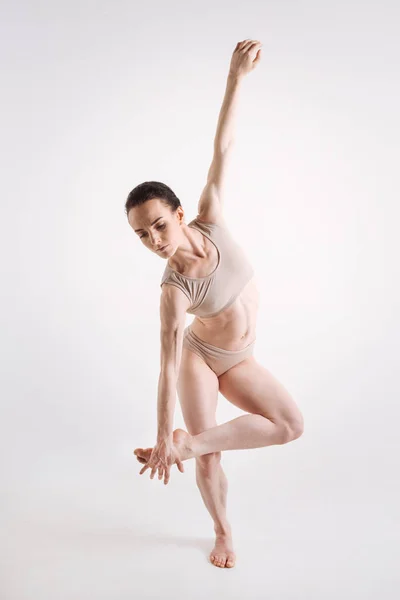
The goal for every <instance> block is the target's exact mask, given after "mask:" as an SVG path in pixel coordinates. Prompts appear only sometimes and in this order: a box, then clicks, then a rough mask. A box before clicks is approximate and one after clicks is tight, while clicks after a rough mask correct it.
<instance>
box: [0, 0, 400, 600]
mask: <svg viewBox="0 0 400 600" xmlns="http://www.w3.org/2000/svg"><path fill="white" fill-rule="evenodd" d="M399 13H400V9H399V8H398V5H397V3H396V2H395V1H394V0H393V2H390V1H389V0H386V1H384V0H381V1H380V2H377V1H361V0H360V1H358V2H357V1H355V0H352V1H343V0H341V1H336V2H328V1H319V2H317V1H298V2H295V1H287V0H283V1H279V2H278V1H262V2H261V1H259V2H256V1H254V0H253V1H251V0H250V1H248V2H246V3H244V2H235V3H231V2H227V1H225V2H217V3H215V2H211V1H209V2H202V3H192V2H183V1H179V2H178V1H173V2H172V1H171V2H160V1H159V2H151V3H148V4H146V3H144V2H128V1H124V2H122V1H119V2H118V1H115V2H113V3H112V2H110V1H96V2H95V1H88V0H85V1H80V2H78V1H77V0H74V1H73V2H71V1H70V2H67V1H66V0H65V1H63V2H54V1H53V2H50V0H47V1H43V2H39V1H35V2H32V1H29V2H28V1H27V0H26V1H24V2H17V3H12V2H11V1H10V0H9V1H8V2H6V3H3V4H2V7H1V19H0V21H1V36H0V37H1V58H0V60H1V67H2V92H1V114H0V119H1V130H2V136H1V137H2V142H1V150H2V157H1V167H2V200H1V203H2V219H1V226H2V231H1V250H2V251H1V257H2V265H3V269H2V281H1V283H2V294H1V298H2V309H1V313H0V314H1V320H2V323H1V325H2V335H1V351H2V361H1V362H2V367H3V368H2V374H1V403H2V406H1V425H0V441H1V448H0V449H1V455H2V473H1V497H0V498H1V506H0V509H1V521H2V523H1V526H2V531H3V535H2V542H1V567H0V570H1V572H0V575H1V597H2V598H4V600H14V599H15V600H17V599H18V600H25V599H28V598H29V599H31V598H40V600H47V599H51V600H53V599H55V598H57V600H64V599H68V600H69V599H75V598H76V599H78V598H79V600H86V599H87V600H89V599H90V600H92V599H93V600H97V599H112V600H120V599H121V600H122V599H128V598H129V599H132V598H137V599H140V600H141V599H145V598H146V599H147V598H174V599H176V598H182V599H190V600H192V599H196V600H197V599H200V598H201V599H204V598H219V597H221V595H222V594H223V597H224V599H228V598H232V599H233V598H234V599H242V598H249V599H251V600H252V599H266V598H271V599H273V600H291V599H293V600H303V599H304V600H305V599H307V600H313V599H316V600H317V599H318V600H320V599H321V598H323V599H324V600H328V599H329V600H330V599H331V598H332V599H337V598H343V599H350V598H351V599H352V600H353V599H360V600H361V599H362V600H367V599H368V600H369V599H371V600H372V599H373V600H375V599H376V598H378V597H379V598H380V599H382V600H394V599H395V598H397V597H398V594H399V587H400V586H399V584H400V581H399V575H398V569H397V570H396V567H398V543H399V538H400V531H399V510H398V506H399V501H400V497H399V496H400V494H399V479H398V473H399V450H400V448H399V416H400V409H399V402H400V398H399V387H400V386H399V380H398V366H399V324H400V318H399V308H400V306H399V296H400V294H399V269H398V262H399V250H400V249H399V241H398V240H399V237H398V231H399V217H400V210H399V191H400V190H399V188H400V185H399V166H398V165H399V122H400V118H399V105H400V93H399V92H400V89H399V88H400V83H399V75H398V74H399V66H400V65H399V62H400V61H399V58H400V44H399V36H398V24H399V16H400V14H399ZM246 38H253V39H258V40H260V41H261V42H262V43H263V44H264V47H263V51H262V54H263V57H262V60H261V63H260V64H259V66H258V67H257V68H256V69H255V70H254V71H253V72H252V73H251V74H250V75H248V76H247V78H246V79H245V80H244V81H243V84H242V87H241V90H240V101H239V108H238V113H237V125H236V150H235V152H234V155H233V160H232V163H231V167H230V170H229V174H228V180H227V187H226V203H225V216H226V220H227V222H228V224H229V226H230V227H231V230H232V233H233V234H234V235H235V236H236V238H237V240H238V241H239V242H240V243H241V245H242V246H243V248H244V249H245V250H246V252H247V254H248V256H249V258H250V259H251V261H252V263H253V266H254V268H255V270H256V274H257V277H258V282H259V286H260V294H261V299H260V311H259V320H258V330H257V345H256V353H255V356H256V358H257V360H258V361H259V362H260V363H262V364H263V365H265V366H266V367H267V368H268V369H269V370H270V371H271V372H272V373H273V374H274V375H275V376H276V377H278V379H279V380H280V381H282V383H283V384H284V385H285V387H287V389H288V390H289V391H290V392H291V394H292V395H293V397H294V398H295V400H296V402H297V403H298V405H299V407H300V409H301V411H302V413H303V416H304V419H305V430H304V434H303V436H302V437H301V438H299V439H298V440H296V441H294V442H292V443H290V444H287V445H284V446H273V447H268V448H261V449H256V450H249V451H247V450H246V451H231V452H225V453H224V454H223V459H222V464H223V467H224V470H225V473H226V475H227V477H228V481H229V491H228V516H229V519H230V522H231V525H232V531H233V541H234V545H235V550H236V552H237V557H238V558H237V565H236V567H235V568H234V569H218V568H216V567H214V566H213V565H211V564H210V563H209V562H208V555H209V552H210V550H211V548H212V546H213V541H214V539H213V524H212V521H211V518H210V516H209V514H208V512H207V510H206V508H205V506H204V505H203V502H202V500H201V497H200V493H199V490H198V489H197V486H196V482H195V463H194V461H193V460H192V461H187V462H186V463H185V470H186V472H185V474H181V473H179V472H178V470H177V469H176V468H174V469H173V470H172V472H171V481H170V484H169V485H168V486H164V485H163V483H162V482H159V481H158V479H157V478H155V479H154V480H153V481H152V480H150V478H149V473H148V472H147V474H146V475H145V476H142V477H140V476H139V474H138V473H139V470H140V465H139V463H137V462H136V459H135V457H134V456H133V455H132V451H133V449H134V448H136V447H137V446H152V445H153V444H154V442H155V436H156V398H157V379H158V373H159V312H158V310H159V296H160V287H159V282H160V278H161V274H162V272H163V270H164V267H165V259H161V258H160V257H157V256H156V255H154V254H152V253H150V252H148V251H147V250H146V249H145V247H144V246H143V245H142V244H141V243H140V242H139V240H138V238H137V237H136V236H135V234H134V232H133V230H132V229H131V228H130V226H129V224H128V222H127V220H126V217H125V214H124V203H125V200H126V197H127V195H128V193H129V191H130V190H131V189H132V188H133V187H135V186H136V185H137V184H138V183H141V182H142V181H148V180H156V181H162V182H164V183H166V184H167V185H169V186H170V187H171V188H172V189H173V190H174V192H175V193H176V194H177V196H178V197H179V198H180V200H181V202H182V205H183V207H184V209H185V215H186V222H189V221H190V220H191V219H192V218H193V217H194V216H195V215H196V214H197V202H198V199H199V196H200V194H201V191H202V189H203V186H204V185H205V181H206V175H207V171H208V167H209V164H210V162H211V158H212V148H213V139H214V134H215V130H216V124H217V119H218V114H219V110H220V107H221V104H222V100H223V95H224V92H225V85H226V76H227V73H228V67H229V63H230V59H231V55H232V52H233V50H234V48H235V46H236V43H237V42H238V41H241V40H244V39H246ZM191 320H192V317H191V316H189V315H188V323H189V322H190V321H191ZM396 367H397V371H396ZM239 414H242V413H241V412H240V411H239V410H238V409H237V408H236V407H234V406H232V405H231V404H229V402H228V401H227V400H226V399H225V398H224V397H223V396H221V395H220V397H219V406H218V413H217V419H218V422H219V423H222V422H225V421H227V420H229V419H231V418H234V417H236V416H238V415H239ZM175 427H184V422H183V419H182V415H181V411H180V407H179V403H178V401H177V409H176V419H175ZM396 550H397V554H396Z"/></svg>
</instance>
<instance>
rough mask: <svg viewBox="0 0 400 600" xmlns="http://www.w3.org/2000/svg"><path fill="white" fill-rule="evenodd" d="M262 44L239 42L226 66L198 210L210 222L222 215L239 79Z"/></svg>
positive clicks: (258, 54) (254, 60)
mask: <svg viewBox="0 0 400 600" xmlns="http://www.w3.org/2000/svg"><path fill="white" fill-rule="evenodd" d="M261 46H262V44H261V43H260V42H258V41H255V40H244V41H243V42H238V44H237V45H236V48H235V50H234V52H233V55H232V59H231V63H230V66H229V73H228V79H227V84H226V89H225V96H224V100H223V102H222V107H221V110H220V113H219V118H218V124H217V131H216V134H215V138H214V155H213V159H212V162H211V166H210V168H209V171H208V175H207V183H206V186H205V188H204V190H203V192H202V194H201V196H200V200H199V205H198V213H199V215H200V216H201V217H202V218H203V219H204V220H205V221H209V222H217V221H218V219H220V218H221V208H222V201H223V186H224V181H225V175H226V170H227V164H228V162H229V157H230V155H231V149H232V146H233V142H234V139H235V132H234V129H235V120H236V113H237V105H238V102H239V90H240V86H241V82H242V79H243V77H244V76H245V75H247V73H249V72H250V71H252V70H253V69H254V68H255V67H256V65H257V64H258V63H259V61H260V59H261Z"/></svg>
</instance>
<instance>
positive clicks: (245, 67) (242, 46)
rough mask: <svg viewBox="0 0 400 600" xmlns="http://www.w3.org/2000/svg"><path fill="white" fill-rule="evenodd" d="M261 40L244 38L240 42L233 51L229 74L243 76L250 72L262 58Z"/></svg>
mask: <svg viewBox="0 0 400 600" xmlns="http://www.w3.org/2000/svg"><path fill="white" fill-rule="evenodd" d="M261 48H262V44H261V42H259V41H257V40H244V41H243V42H238V43H237V44H236V48H235V50H234V51H233V55H232V59H231V64H230V67H229V74H230V75H234V76H235V77H243V76H244V75H247V73H250V71H252V70H253V69H255V67H256V66H257V65H258V63H259V62H260V60H261Z"/></svg>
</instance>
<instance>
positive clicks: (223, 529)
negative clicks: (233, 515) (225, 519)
mask: <svg viewBox="0 0 400 600" xmlns="http://www.w3.org/2000/svg"><path fill="white" fill-rule="evenodd" d="M214 531H215V535H216V536H218V537H231V535H232V530H231V526H230V525H229V523H225V524H219V525H214Z"/></svg>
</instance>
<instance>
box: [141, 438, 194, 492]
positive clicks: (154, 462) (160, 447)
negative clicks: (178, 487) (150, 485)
mask: <svg viewBox="0 0 400 600" xmlns="http://www.w3.org/2000/svg"><path fill="white" fill-rule="evenodd" d="M135 454H138V452H137V451H136V450H135ZM138 460H139V461H140V462H144V459H141V458H139V457H138ZM174 463H176V465H177V467H178V469H179V470H180V472H181V473H184V467H183V464H182V462H181V460H179V458H178V457H177V454H176V452H175V451H174V443H173V437H172V433H171V435H169V436H167V437H165V438H163V439H161V440H158V441H157V444H156V445H155V446H154V448H153V449H152V450H151V453H150V457H149V459H148V460H147V462H146V465H145V466H144V467H143V468H142V469H141V470H140V475H142V474H143V473H144V472H145V471H146V470H147V469H149V468H151V474H150V479H154V475H155V473H156V471H157V470H158V479H162V478H163V475H164V484H165V485H167V483H168V482H169V479H170V469H171V466H172V465H173V464H174Z"/></svg>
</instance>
